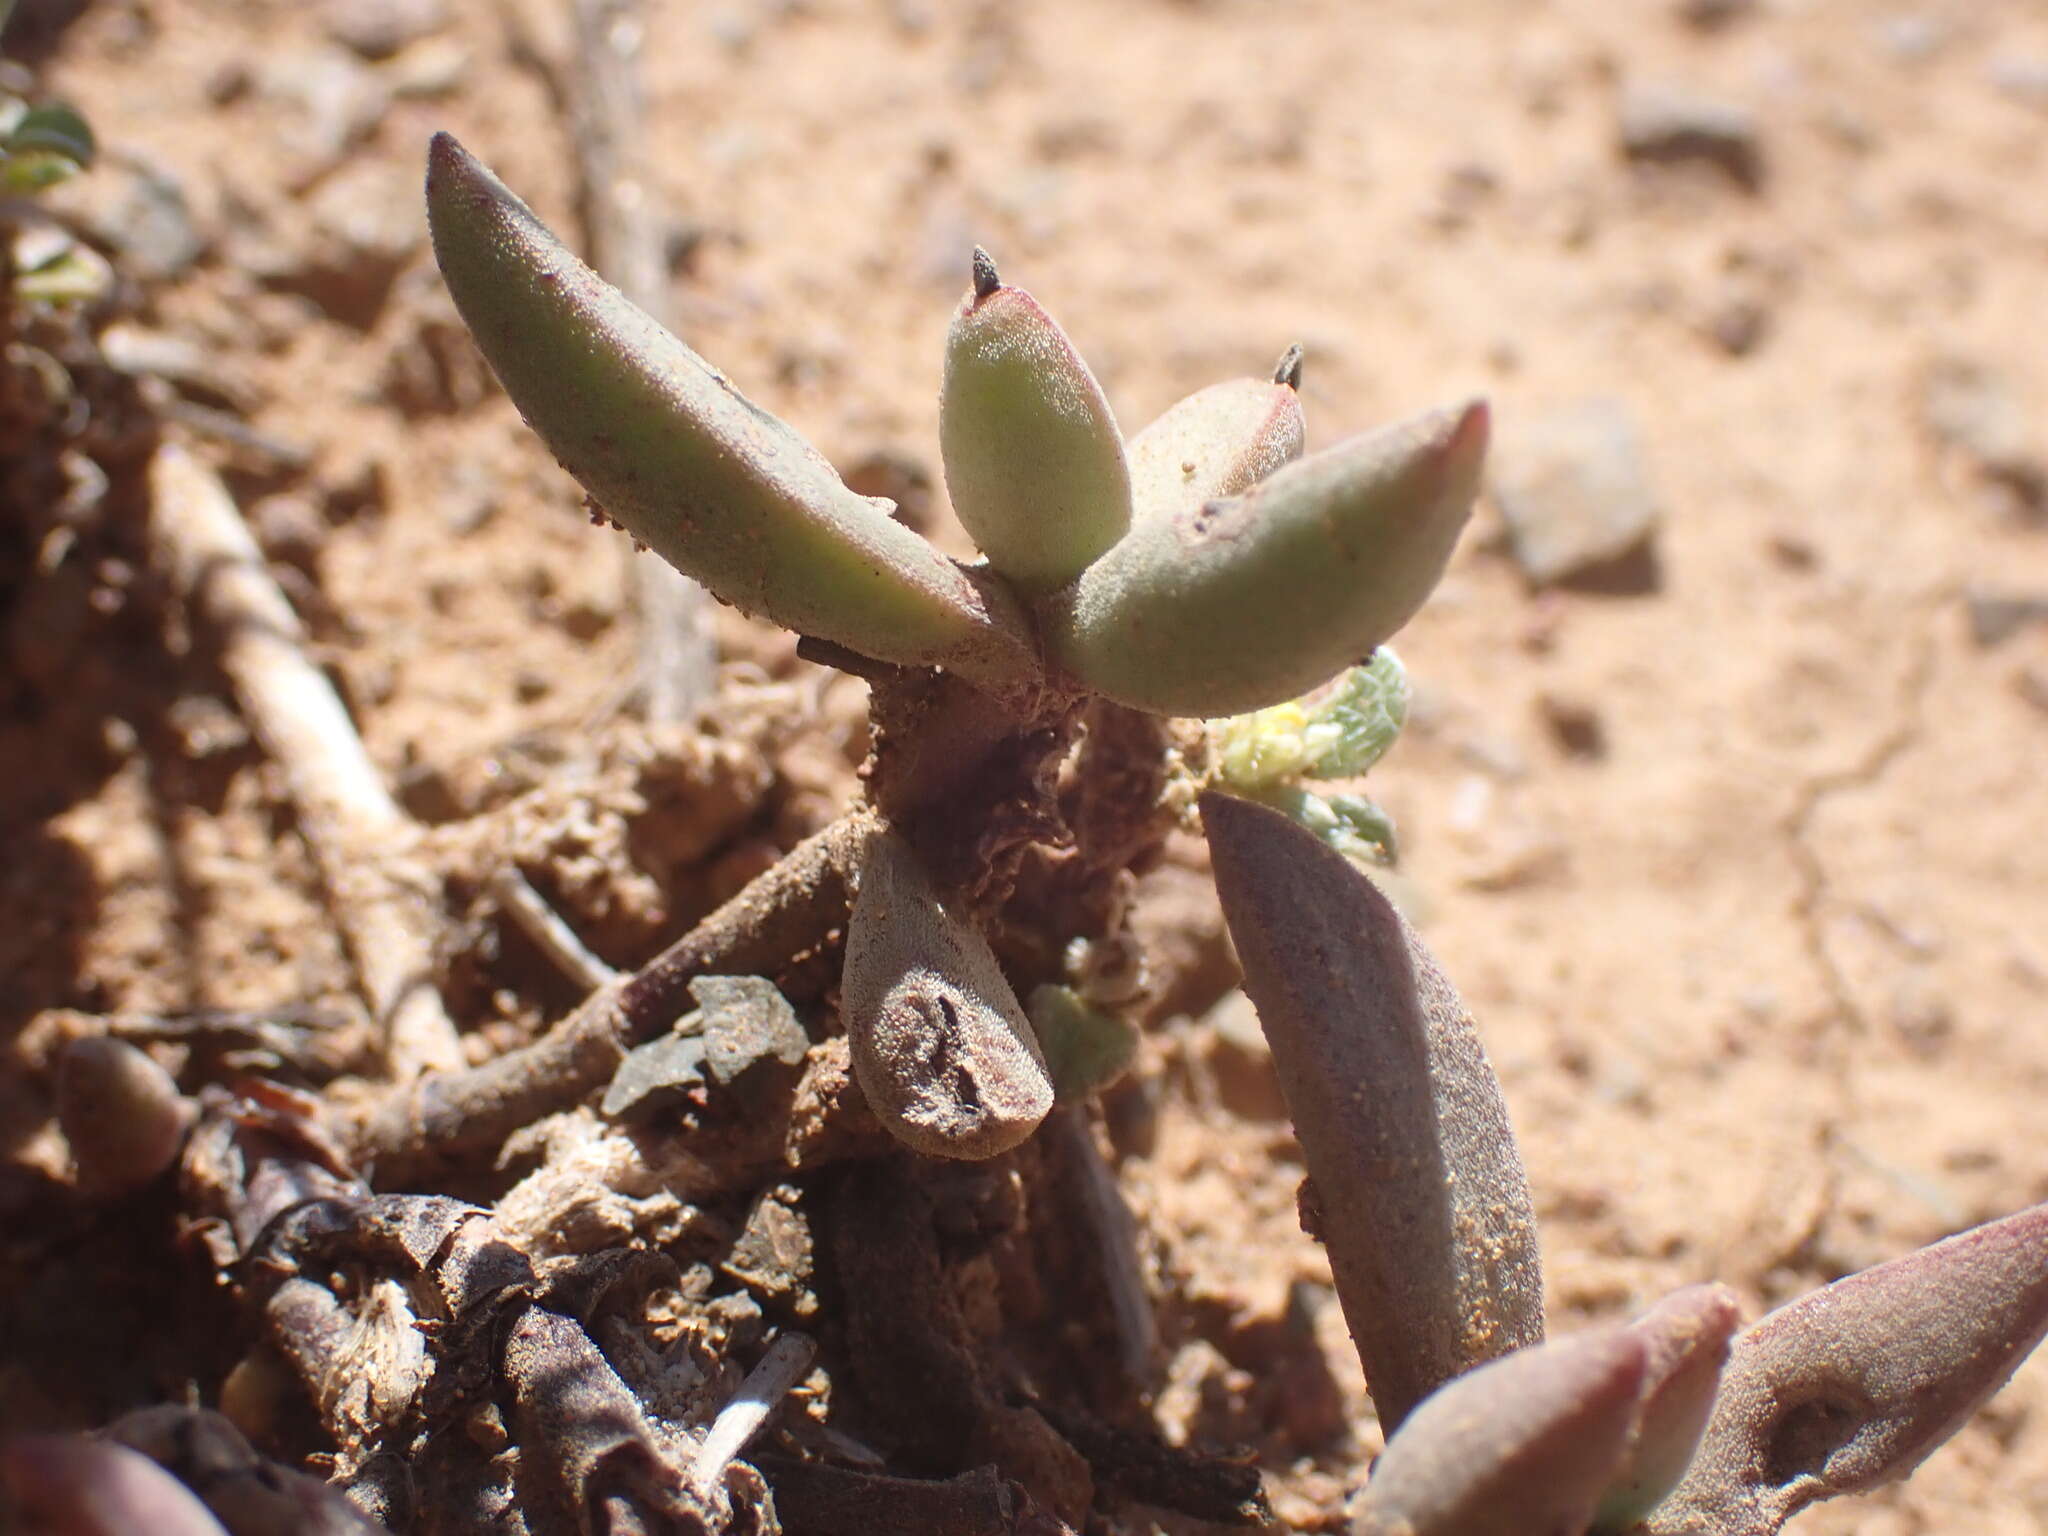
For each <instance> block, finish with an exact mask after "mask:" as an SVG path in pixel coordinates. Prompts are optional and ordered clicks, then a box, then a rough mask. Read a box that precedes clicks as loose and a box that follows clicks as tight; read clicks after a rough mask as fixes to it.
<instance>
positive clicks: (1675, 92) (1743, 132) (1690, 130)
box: [1620, 83, 1764, 190]
mask: <svg viewBox="0 0 2048 1536" xmlns="http://www.w3.org/2000/svg"><path fill="white" fill-rule="evenodd" d="M1620 131H1621V147H1622V151H1623V152H1624V153H1625V154H1626V155H1627V156H1628V157H1629V158H1630V159H1631V160H1640V161H1659V162H1682V161H1698V162H1701V163H1705V164H1709V165H1715V166H1719V167H1720V168H1721V169H1722V170H1723V171H1725V172H1727V174H1728V175H1729V176H1730V177H1732V178H1733V179H1734V180H1735V181H1736V182H1737V183H1738V184H1739V185H1741V186H1743V187H1746V188H1749V189H1751V190H1754V189H1755V188H1756V187H1757V186H1758V185H1760V184H1761V183H1762V181H1763V174H1764V161H1763V143H1762V140H1761V138H1760V136H1759V134H1758V130H1757V122H1756V117H1755V115H1754V114H1753V113H1751V112H1750V111H1749V109H1748V108H1746V107H1739V106H1736V105H1734V104H1733V103H1731V102H1725V101H1720V100H1716V99H1714V98H1712V97H1707V96H1700V95H1696V94H1694V93H1693V92H1691V91H1688V90H1684V89H1681V88H1679V87H1677V86H1672V85H1664V84H1658V83H1637V84H1633V85H1630V86H1629V87H1628V89H1627V90H1626V91H1625V92H1624V93H1623V95H1622V100H1621V124H1620Z"/></svg>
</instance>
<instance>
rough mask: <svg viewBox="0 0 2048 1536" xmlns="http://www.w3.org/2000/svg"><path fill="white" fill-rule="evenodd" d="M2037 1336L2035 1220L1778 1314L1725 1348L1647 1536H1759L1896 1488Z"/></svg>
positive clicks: (2011, 1219) (1958, 1243)
mask: <svg viewBox="0 0 2048 1536" xmlns="http://www.w3.org/2000/svg"><path fill="white" fill-rule="evenodd" d="M2044 1334H2048V1204H2043V1205H2037V1206H2034V1207H2033V1208H2031V1209H2030V1210H2026V1211H2022V1212H2020V1213H2019V1214H2017V1215H2014V1216H2008V1217H2006V1218H2004V1219H2003V1220H2001V1221H1994V1222H1989V1223H1987V1224H1986V1225H1984V1226H1981V1227H1976V1228H1973V1229H1972V1230H1970V1231H1968V1232H1964V1233H1962V1234H1960V1235H1959V1236H1956V1237H1951V1238H1949V1239H1948V1240H1946V1241H1945V1242H1940V1243H1936V1244H1934V1245H1933V1246H1932V1247H1929V1248H1923V1249H1921V1250H1920V1251H1919V1252H1917V1253H1912V1254H1908V1255H1907V1256H1906V1257H1904V1258H1901V1259H1894V1260H1892V1261H1891V1262H1890V1263H1888V1264H1880V1265H1878V1266H1877V1267H1876V1268H1874V1269H1868V1270H1865V1271H1863V1272H1862V1273H1861V1274H1855V1275H1851V1276H1849V1277H1848V1278H1847V1279H1844V1280H1837V1281H1836V1282H1835V1283H1834V1284H1833V1285H1830V1286H1826V1287H1824V1288H1822V1289H1821V1290H1818V1291H1813V1292H1811V1293H1809V1294H1808V1295H1805V1296H1802V1297H1800V1298H1799V1299H1798V1300H1797V1301H1794V1302H1790V1303H1788V1304H1787V1305H1785V1306H1783V1307H1780V1308H1779V1309H1778V1310H1777V1311H1775V1312H1773V1313H1771V1314H1770V1315H1768V1316H1767V1317H1765V1318H1763V1319H1762V1320H1761V1321H1760V1322H1758V1323H1757V1324H1756V1325H1755V1326H1754V1327H1752V1328H1750V1329H1749V1330H1748V1331H1747V1332H1745V1333H1743V1334H1742V1335H1741V1336H1740V1337H1739V1338H1738V1339H1737V1340H1736V1341H1735V1347H1734V1349H1733V1351H1732V1353H1731V1355H1730V1357H1729V1361H1728V1365H1727V1368H1726V1369H1725V1370H1724V1371H1723V1373H1722V1380H1721V1390H1720V1394H1719V1397H1718V1399H1717V1401H1716V1403H1715V1407H1714V1412H1713V1417H1712V1419H1711V1420H1710V1421H1709V1423H1708V1426H1707V1431H1706V1435H1705V1437H1704V1438H1703V1439H1702V1441H1701V1443H1700V1448H1699V1451H1698V1453H1697V1455H1696V1456H1695V1457H1694V1458H1693V1463H1692V1467H1691V1470H1690V1471H1688V1472H1687V1474H1686V1476H1685V1479H1684V1481H1683V1482H1681V1483H1680V1484H1679V1486H1678V1489H1677V1491H1676V1492H1674V1493H1673V1494H1672V1495H1671V1497H1670V1498H1669V1499H1668V1500H1666V1501H1665V1502H1664V1503H1663V1504H1661V1505H1659V1506H1658V1508H1657V1509H1656V1510H1655V1511H1654V1512H1653V1513H1652V1515H1651V1517H1650V1521H1649V1526H1650V1529H1651V1530H1652V1531H1653V1532H1656V1533H1659V1536H1679V1533H1687V1536H1691V1533H1704V1536H1770V1533H1772V1532H1775V1531H1777V1530H1778V1529H1779V1527H1780V1526H1782V1525H1783V1524H1784V1523H1785V1521H1786V1520H1787V1519H1789V1518H1790V1517H1791V1516H1792V1515H1793V1514H1795V1513H1796V1512H1798V1511H1799V1510H1801V1509H1803V1508H1805V1507H1806V1506H1807V1505H1808V1504H1811V1503H1814V1502H1816V1501H1818V1500H1820V1499H1827V1498H1833V1497H1835V1496H1836V1495H1838V1494H1844V1493H1860V1492H1862V1491H1864V1490H1866V1489H1869V1488H1874V1487H1876V1486H1878V1485H1880V1484H1882V1483H1886V1482H1890V1481H1892V1480H1894V1479H1896V1478H1900V1477H1904V1476H1905V1475H1906V1474H1907V1473H1908V1472H1910V1471H1912V1470H1913V1468H1914V1467H1916V1466H1918V1465H1919V1464H1920V1462H1921V1461H1923V1460H1924V1459H1926V1457H1927V1456H1928V1455H1930V1454H1931V1453H1932V1452H1933V1451H1934V1450H1935V1449H1936V1448H1938V1447H1939V1446H1940V1445H1941V1444H1942V1443H1943V1442H1944V1441H1946V1440H1947V1439H1948V1438H1949V1437H1950V1436H1951V1435H1952V1434H1954V1433H1955V1432H1956V1430H1957V1429H1959V1428H1960V1427H1961V1426H1962V1425H1963V1423H1964V1422H1965V1421H1967V1420H1968V1418H1969V1417H1970V1415H1971V1414H1973V1413H1975V1412H1976V1410H1977V1409H1978V1408H1979V1407H1980V1406H1981V1405H1982V1404H1983V1403H1984V1402H1985V1401H1986V1400H1987V1399H1989V1398H1990V1397H1991V1395H1992V1394H1993V1393H1995V1392H1996V1391H1997V1390H1998V1389H1999V1388H2000V1387H2002V1386H2003V1385H2005V1382H2006V1380H2007V1378H2009V1377H2010V1376H2011V1375H2012V1373H2013V1372H2014V1371H2015V1370H2016V1369H2018V1367H2019V1364H2020V1362H2021V1361H2022V1360H2024V1359H2025V1358H2026V1357H2027V1355H2028V1354H2029V1353H2031V1352H2032V1350H2033V1349H2034V1347H2035V1345H2037V1344H2038V1343H2040V1341H2041V1339H2042V1337H2043V1336H2044Z"/></svg>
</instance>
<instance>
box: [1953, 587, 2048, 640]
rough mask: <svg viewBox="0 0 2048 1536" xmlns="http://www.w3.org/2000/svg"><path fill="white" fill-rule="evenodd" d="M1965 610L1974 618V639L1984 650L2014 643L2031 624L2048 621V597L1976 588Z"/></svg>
mask: <svg viewBox="0 0 2048 1536" xmlns="http://www.w3.org/2000/svg"><path fill="white" fill-rule="evenodd" d="M1963 606H1964V608H1965V609H1966V610H1967V611H1968V612H1969V615H1970V638H1971V639H1972V640H1974V641H1975V642H1976V643H1977V645H1978V647H1979V648H1980V649H1983V650H1989V649H1990V648H1991V647H1992V646H1994V645H1997V644H1998V643H1999V642H2000V641H2003V640H2008V639H2010V638H2011V637H2012V636H2014V635H2016V634H2018V633H2019V632H2020V631H2021V630H2022V629H2025V628H2026V627H2027V626H2028V625H2029V624H2039V623H2041V622H2042V621H2044V620H2048V595H2044V594H2042V593H2039V592H2000V591H1996V590H1993V589H1991V588H1988V587H1980V586H1972V587H1970V588H1968V589H1967V590H1966V591H1965V592H1964V593H1963Z"/></svg>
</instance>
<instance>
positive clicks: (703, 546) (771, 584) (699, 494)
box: [427, 133, 1037, 685]
mask: <svg viewBox="0 0 2048 1536" xmlns="http://www.w3.org/2000/svg"><path fill="white" fill-rule="evenodd" d="M427 216H428V223H429V225H430V227H431V229H432V232H433V239H434V255H435V258H436V259H437V260H438V261H439V263H440V266H441V272H442V275H443V277H444V278H445V279H446V280H447V283H448V289H449V292H450V293H451V294H453V295H454V298H455V304H456V308H457V309H459V310H460V311H461V313H462V318H463V320H464V321H465V322H466V323H467V324H468V326H469V328H470V331H471V332H472V333H473V334H474V335H475V337H476V340H477V345H478V346H479V347H481V348H482V350H483V354H484V356H485V358H486V359H487V360H488V361H489V362H490V365H491V367H492V369H493V370H494V371H495V372H496V374H497V375H498V378H499V381H500V382H501V383H503V384H504V386H505V391H506V393H507V394H509V395H510V396H511V397H512V400H513V403H514V404H515V405H517V406H518V407H519V409H520V412H521V414H523V415H524V416H525V417H526V420H527V422H528V424H529V425H530V426H532V427H533V429H534V430H535V431H536V432H538V433H539V434H540V436H541V438H542V440H543V441H545V442H546V443H547V445H548V447H549V448H550V449H551V450H552V451H553V452H554V455H555V457H556V458H557V459H558V460H559V461H560V462H561V464H562V467H563V468H565V469H566V470H568V472H569V473H570V474H571V475H573V476H574V477H575V478H576V479H577V480H578V481H580V482H581V483H582V485H583V486H584V488H585V489H586V490H588V491H589V492H590V493H591V495H592V496H593V497H594V498H595V499H596V500H597V502H598V503H599V504H600V505H601V507H602V508H603V510H604V512H605V514H606V515H607V516H608V517H610V518H611V519H612V520H613V521H615V522H617V523H619V524H620V525H621V526H623V527H624V528H626V529H627V530H628V531H629V532H630V533H632V534H633V536H634V537H635V538H637V539H639V540H641V541H642V542H643V543H645V544H647V545H648V546H649V547H650V548H652V549H653V550H654V551H655V552H656V553H657V554H659V555H661V556H662V557H663V558H664V559H666V560H667V561H668V562H669V563H670V564H672V565H674V566H675V567H676V568H677V569H678V570H681V571H683V572H684V573H685V574H687V575H689V576H692V577H694V578H696V579H697V580H698V581H701V582H703V583H704V585H705V586H707V587H709V588H710V589H711V590H712V591H713V592H714V593H716V594H717V595H718V596H719V597H720V598H722V599H724V600H725V601H726V602H728V603H731V604H732V605H733V606H734V607H736V608H739V609H741V610H743V611H744V612H747V613H751V614H759V615H764V616H766V617H767V618H770V619H773V620H774V621H775V622H776V623H778V624H782V625H784V626H786V627H788V628H790V629H794V630H796V631H798V632H799V633H801V634H805V635H813V636H816V637H817V638H819V639H822V640H829V641H833V642H835V643H837V644H839V645H843V646H846V647H849V648H850V649H852V650H854V651H857V652H859V653H860V654H862V655H865V656H871V657H874V658H876V659H878V660H881V661H889V662H898V663H903V664H906V665H913V666H922V665H930V664H940V665H944V666H947V667H950V668H953V669H954V670H956V671H958V672H960V673H961V674H962V675H963V676H966V677H967V678H969V680H971V681H975V682H981V683H986V684H991V685H1009V684H1014V683H1018V682H1022V681H1028V680H1029V679H1031V678H1033V677H1035V675H1036V671H1037V668H1036V663H1035V661H1034V660H1033V657H1032V647H1031V643H1030V641H1029V638H1028V623H1027V621H1026V620H1025V618H1024V616H1023V615H1022V613H1021V611H1020V610H1019V609H1018V607H1017V605H1016V603H1015V601H1014V599H1012V598H1011V597H1010V596H1009V594H1008V593H1007V592H1006V591H1004V590H1002V588H1001V586H1000V584H999V583H995V582H990V581H986V580H982V581H977V580H975V579H973V578H971V577H970V576H969V575H968V573H966V572H964V571H962V570H961V569H960V567H958V566H957V565H955V564H954V563H953V562H952V561H950V560H948V559H946V558H945V556H943V555H942V554H940V553H939V552H938V551H937V550H936V549H934V548H933V547H932V546H931V545H930V544H928V543H927V542H925V540H924V539H922V538H920V537H919V536H918V535H917V534H916V533H914V532H913V531H912V530H910V529H909V528H906V527H904V526H903V525H902V524H901V523H898V522H895V521H894V520H892V519H891V518H890V517H889V516H888V513H887V510H886V506H887V504H886V503H877V502H874V501H871V500H869V499H868V498H866V497H863V496H859V495H856V494H855V493H854V492H853V491H851V490H849V489H848V488H847V487H846V485H845V484H844V483H843V482H842V481H841V480H840V479H839V476H838V475H837V474H836V473H834V471H833V469H832V466H831V465H830V464H829V463H827V462H826V460H825V459H824V457H823V456H822V455H820V454H819V453H818V452H817V451H816V450H815V449H814V448H812V447H811V446H810V444H808V443H806V442H805V441H804V440H803V438H801V437H800V436H798V435H797V433H796V432H795V431H793V430H792V429H791V428H790V427H788V426H787V425H786V424H784V423H783V422H781V421H780V420H778V419H777V418H775V417H774V416H772V415H770V414H769V413H768V412H766V411H764V410H761V409H760V408H759V407H758V406H755V405H754V404H752V403H751V402H750V401H748V400H747V399H746V397H745V396H743V395H741V394H740V392H739V391H738V390H737V389H735V388H734V387H733V386H732V384H731V382H730V381H729V380H728V379H726V377H725V376H724V375H723V374H721V373H720V372H719V371H718V370H717V369H716V368H713V367H712V366H711V365H710V364H709V363H707V362H705V361H704V359H703V358H701V357H699V356H698V355H697V354H696V353H695V352H693V351H691V350H690V348H689V347H687V346H685V345H684V344H683V343H682V342H681V341H679V340H678V339H677V338H676V337H674V336H672V335H671V334H669V332H667V331H666V330H664V329H663V328H662V327H661V326H660V325H659V324H657V323H656V322H655V321H654V320H653V319H652V318H651V317H650V316H648V315H647V314H646V313H645V312H643V311H642V310H640V309H638V308H636V307H635V306H634V305H633V304H631V303H630V302H628V301H627V299H626V298H625V297H624V295H622V294H620V293H619V292H618V290H617V289H615V288H613V287H611V286H610V285H609V284H608V283H606V282H604V281H603V280H602V279H601V278H599V277H598V276H597V274H596V273H595V272H593V271H591V270H590V268H589V267H587V266H585V265H584V264H583V263H582V262H581V261H579V260H577V259H576V257H575V256H574V255H573V254H572V253H571V252H570V251H569V250H568V248H567V247H565V246H564V245H562V243H561V242H560V241H558V240H557V239H556V238H555V237H554V236H553V235H552V234H551V233H549V231H548V229H547V228H546V226H544V225H543V224H542V223H541V222H540V220H539V219H538V218H536V217H535V216H534V214H533V212H532V210H530V209H529V208H527V206H526V205H525V204H524V203H522V202H521V201H520V200H519V199H518V198H517V197H515V196H514V195H513V194H512V193H511V192H510V191H509V190H508V189H507V188H506V187H505V185H504V184H503V183H502V182H500V181H499V180H498V178H497V177H496V176H494V175H492V174H491V172H490V171H489V170H487V169H485V167H484V166H483V165H481V164H480V163H478V162H477V160H476V159H474V158H473V157H472V156H471V155H470V154H469V153H468V152H467V151H466V150H464V149H463V148H462V146H461V145H459V144H458V143H456V142H455V140H454V139H453V138H451V137H450V136H449V135H447V134H445V133H443V134H437V135H435V137H434V142H433V148H432V150H431V152H430V154H429V157H428V165H427Z"/></svg>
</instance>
